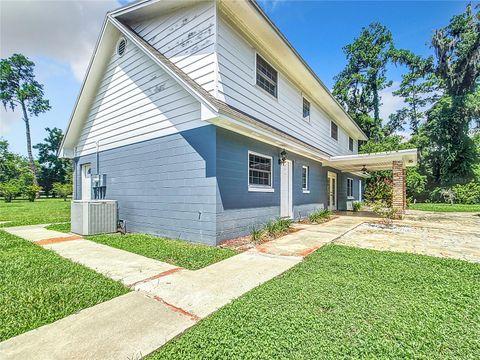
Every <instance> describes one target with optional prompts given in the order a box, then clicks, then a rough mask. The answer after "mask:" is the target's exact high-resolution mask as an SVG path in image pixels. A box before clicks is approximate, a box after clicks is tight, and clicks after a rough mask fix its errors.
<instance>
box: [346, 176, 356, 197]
mask: <svg viewBox="0 0 480 360" xmlns="http://www.w3.org/2000/svg"><path fill="white" fill-rule="evenodd" d="M349 180H350V181H351V183H352V187H351V188H350V189H349V188H348V182H349ZM349 190H351V193H350V194H349V193H348V191H349ZM354 198H355V197H354V196H353V178H347V199H354Z"/></svg>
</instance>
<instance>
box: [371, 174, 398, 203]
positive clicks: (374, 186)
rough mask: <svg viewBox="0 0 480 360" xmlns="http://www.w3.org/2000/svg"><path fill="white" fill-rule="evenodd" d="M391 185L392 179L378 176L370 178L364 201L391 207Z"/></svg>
mask: <svg viewBox="0 0 480 360" xmlns="http://www.w3.org/2000/svg"><path fill="white" fill-rule="evenodd" d="M392 184H393V182H392V179H390V178H386V177H382V176H380V175H377V176H375V177H373V178H370V179H369V180H368V183H367V187H366V189H365V195H364V196H365V200H366V201H368V202H372V203H373V202H376V201H381V202H384V203H386V204H388V205H391V204H392V200H393V187H392Z"/></svg>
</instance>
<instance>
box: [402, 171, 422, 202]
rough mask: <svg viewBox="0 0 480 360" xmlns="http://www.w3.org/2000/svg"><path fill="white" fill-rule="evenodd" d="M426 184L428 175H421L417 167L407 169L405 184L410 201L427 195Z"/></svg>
mask: <svg viewBox="0 0 480 360" xmlns="http://www.w3.org/2000/svg"><path fill="white" fill-rule="evenodd" d="M426 184H427V177H426V176H425V175H421V174H420V173H419V172H418V170H417V168H416V167H414V168H408V169H407V172H406V179H405V185H406V190H407V197H408V199H409V201H412V202H415V200H417V199H418V198H423V197H425V185H426Z"/></svg>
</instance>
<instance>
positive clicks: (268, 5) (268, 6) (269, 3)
mask: <svg viewBox="0 0 480 360" xmlns="http://www.w3.org/2000/svg"><path fill="white" fill-rule="evenodd" d="M283 1H286V0H259V2H260V3H261V4H263V6H264V8H265V10H267V11H270V12H274V11H275V10H276V9H277V7H278V5H280V3H282V2H283Z"/></svg>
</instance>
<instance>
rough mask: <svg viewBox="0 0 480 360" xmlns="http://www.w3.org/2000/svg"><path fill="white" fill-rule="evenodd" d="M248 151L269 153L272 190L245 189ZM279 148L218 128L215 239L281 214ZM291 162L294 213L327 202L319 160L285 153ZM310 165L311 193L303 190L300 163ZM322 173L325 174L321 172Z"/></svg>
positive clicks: (304, 213)
mask: <svg viewBox="0 0 480 360" xmlns="http://www.w3.org/2000/svg"><path fill="white" fill-rule="evenodd" d="M248 151H254V152H257V153H260V154H264V155H267V156H271V157H272V158H273V163H272V166H273V168H272V177H273V188H274V192H249V191H248ZM281 151H282V149H281V148H278V147H275V146H271V145H268V144H265V143H262V142H259V141H256V140H254V139H251V138H248V137H245V136H242V135H239V134H237V133H234V132H231V131H228V130H225V129H221V128H218V129H217V184H218V198H217V201H218V206H217V237H218V241H221V240H225V239H229V238H234V237H237V236H243V235H246V234H248V233H249V232H250V231H251V230H252V228H253V227H259V226H261V225H263V224H264V223H265V222H267V221H268V220H271V219H274V218H277V217H278V216H279V215H280V165H279V164H278V158H279V153H280V152H281ZM287 157H288V159H289V160H292V164H293V207H294V217H304V216H307V215H308V214H309V213H310V212H311V211H313V210H315V209H318V208H323V207H324V206H325V204H326V171H325V170H324V168H322V166H321V164H320V163H319V162H316V161H313V160H310V159H307V158H304V157H301V156H298V155H296V154H293V153H290V154H288V156H287ZM303 165H306V166H309V168H310V179H309V188H310V193H303V189H302V166H303ZM324 174H325V178H324V176H323V175H324Z"/></svg>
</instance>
